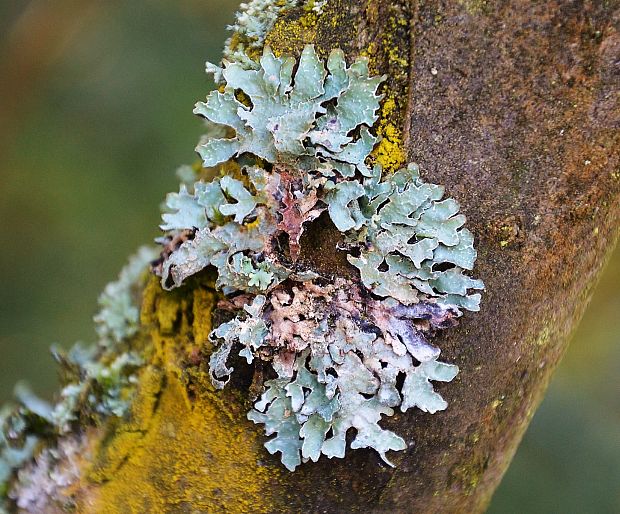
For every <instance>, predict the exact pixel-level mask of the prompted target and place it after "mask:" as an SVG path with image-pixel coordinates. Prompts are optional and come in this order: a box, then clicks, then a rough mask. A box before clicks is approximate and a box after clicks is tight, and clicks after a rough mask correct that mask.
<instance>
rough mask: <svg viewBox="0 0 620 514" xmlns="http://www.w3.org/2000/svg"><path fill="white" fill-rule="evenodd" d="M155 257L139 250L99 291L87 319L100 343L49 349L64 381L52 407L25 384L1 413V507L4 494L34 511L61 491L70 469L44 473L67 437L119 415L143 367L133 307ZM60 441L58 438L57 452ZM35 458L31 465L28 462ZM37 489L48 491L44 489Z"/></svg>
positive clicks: (63, 450)
mask: <svg viewBox="0 0 620 514" xmlns="http://www.w3.org/2000/svg"><path fill="white" fill-rule="evenodd" d="M156 256H157V253H156V252H155V250H154V249H153V248H151V247H142V248H140V249H139V250H138V252H137V253H136V254H135V255H134V256H132V257H131V258H130V259H129V262H128V264H127V265H126V266H125V267H124V268H123V269H122V270H121V273H120V274H119V277H118V280H117V281H115V282H112V283H110V284H108V285H107V286H106V288H105V290H104V292H103V293H102V294H101V296H100V297H99V307H100V310H99V313H98V314H97V315H96V316H95V318H94V319H95V322H96V330H97V333H98V335H99V337H100V339H99V341H98V342H97V344H95V345H92V346H90V347H83V346H81V345H79V344H77V345H75V346H74V347H73V348H72V349H71V350H70V351H69V352H63V351H61V350H59V349H57V348H55V349H53V354H54V356H55V358H56V359H57V360H58V361H59V362H60V363H61V365H62V366H63V368H64V371H65V375H66V377H67V378H66V383H65V384H64V387H63V389H62V390H61V392H60V395H59V398H58V399H57V401H56V402H55V403H50V402H47V401H45V400H43V399H41V398H39V397H38V396H36V395H35V394H34V393H33V392H32V391H31V390H30V388H29V387H28V386H27V385H26V384H24V383H19V384H17V386H16V387H15V396H16V399H17V400H18V405H17V407H14V408H11V407H5V408H4V409H3V410H2V413H1V414H0V497H1V498H2V501H4V502H5V505H6V501H7V496H9V497H11V498H12V499H13V500H14V501H15V502H16V504H17V506H18V507H20V508H22V509H25V511H27V512H40V510H37V509H38V508H39V507H38V506H39V505H40V504H39V503H38V502H39V500H38V499H37V498H39V499H40V500H43V499H44V496H45V495H48V496H51V495H53V494H56V492H54V491H55V488H56V487H58V489H61V488H62V484H60V482H59V481H65V482H66V483H65V486H66V485H68V484H69V483H70V482H68V481H69V479H70V477H69V475H70V474H72V473H73V475H74V474H75V473H74V472H75V471H76V470H64V471H62V473H61V471H59V470H55V471H54V472H53V473H52V474H50V472H51V471H50V467H53V466H55V463H56V462H57V461H60V460H63V459H64V457H66V456H67V455H68V453H70V452H71V451H73V450H72V448H73V446H75V445H73V446H71V447H70V445H71V444H73V443H72V442H71V439H70V438H67V434H69V433H72V432H73V429H74V427H75V424H76V423H77V422H78V421H84V422H85V423H86V424H87V423H89V422H90V421H96V420H100V419H103V418H108V417H111V416H115V417H121V416H123V415H124V414H125V412H126V411H127V408H128V406H129V404H130V402H131V397H132V392H133V388H134V383H135V376H134V374H133V373H134V371H135V370H136V369H137V368H138V367H139V366H141V365H142V364H143V361H142V358H141V356H140V354H139V352H137V351H134V350H132V348H131V345H130V344H129V341H130V340H131V338H132V337H133V336H135V334H136V332H137V331H138V324H139V322H138V320H139V311H138V301H139V298H140V295H141V291H142V286H143V284H144V279H145V278H146V276H147V270H148V268H149V263H150V261H152V260H153V259H154V258H155V257H156ZM84 426H86V425H84ZM59 436H65V438H64V439H62V441H63V442H61V446H60V447H59V448H56V447H55V440H56V438H58V437H59ZM76 444H77V443H76ZM35 456H36V459H37V460H36V463H35V462H33V463H32V464H28V463H29V462H31V461H32V459H33V458H34V457H35ZM63 456H64V457H63ZM64 460H65V463H66V462H68V461H67V459H64ZM16 470H21V471H20V473H19V480H17V481H16V482H15V483H14V484H13V485H12V488H11V489H10V488H9V486H10V483H11V480H12V479H13V478H14V473H15V471H16ZM54 473H56V474H55V475H54ZM73 475H71V476H72V477H73ZM45 477H46V478H45ZM44 478H45V480H44ZM73 478H75V477H73ZM44 484H48V486H49V487H48V488H47V489H45V485H44ZM42 487H43V488H44V489H45V490H42V489H41V488H42ZM33 488H34V489H33ZM36 488H39V489H37V490H38V491H39V493H40V496H39V497H37V495H36V494H35V489H36ZM48 489H49V490H48ZM58 494H61V493H58ZM1 503H2V502H0V504H1ZM1 509H2V505H0V512H1Z"/></svg>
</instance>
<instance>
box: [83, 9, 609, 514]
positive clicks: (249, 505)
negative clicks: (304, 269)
mask: <svg viewBox="0 0 620 514" xmlns="http://www.w3.org/2000/svg"><path fill="white" fill-rule="evenodd" d="M619 22H620V5H619V2H617V1H603V0H600V1H587V0H549V1H546V2H528V1H525V0H504V1H498V2H487V1H484V0H461V1H456V0H444V1H439V0H430V1H416V0H412V1H411V2H408V1H407V0H397V1H394V0H374V1H366V0H355V1H351V2H345V1H344V0H331V1H330V2H328V3H327V5H326V6H325V8H324V12H323V14H322V15H318V16H314V15H309V14H308V12H307V11H304V10H303V9H299V10H294V11H292V12H290V13H289V14H287V15H286V17H285V18H284V19H282V20H279V21H278V22H277V24H276V26H275V27H274V29H273V31H272V32H271V34H270V36H269V37H268V39H267V42H268V43H269V44H270V45H271V47H272V48H274V50H276V51H281V52H289V53H294V54H295V53H298V52H299V51H300V50H301V48H302V47H303V45H304V44H306V43H312V42H313V43H314V44H315V45H316V46H317V47H318V48H319V49H320V50H321V51H322V55H325V54H326V53H327V52H328V51H329V50H330V49H331V48H333V47H336V46H340V47H341V48H343V49H344V50H345V52H346V53H347V55H348V57H349V58H353V57H355V56H357V55H360V54H362V53H364V54H367V55H369V56H370V59H371V65H372V67H374V71H375V72H378V73H386V74H387V75H388V81H387V90H386V98H391V99H393V100H394V106H395V108H394V109H393V110H391V111H390V112H389V113H386V112H384V113H383V118H382V123H391V124H393V126H394V129H395V130H396V134H397V135H396V136H394V137H392V140H391V142H392V143H394V144H396V145H398V144H399V145H400V146H399V148H400V150H401V151H404V153H405V154H406V157H407V160H408V161H414V162H417V163H419V165H420V168H421V171H422V177H423V178H424V179H425V180H427V181H429V182H433V183H437V184H443V185H445V186H446V190H447V194H448V195H449V196H452V197H454V198H456V199H457V200H458V201H459V203H460V205H461V208H462V211H463V212H464V213H465V214H466V215H467V218H468V225H467V226H468V228H469V229H470V230H471V231H472V232H473V233H474V235H475V237H476V241H477V248H478V251H479V258H478V261H477V262H478V264H477V272H476V274H477V276H478V277H480V278H482V279H483V280H484V282H485V284H486V288H487V291H486V294H484V296H483V303H482V309H481V311H480V313H478V314H476V315H471V314H467V315H465V316H464V317H463V318H462V320H461V322H460V325H459V326H458V327H457V328H456V329H452V330H449V331H447V332H446V333H445V334H444V335H442V336H440V338H439V339H438V341H437V343H438V345H439V346H440V347H441V348H442V356H443V358H444V359H445V360H446V361H447V362H452V363H455V364H457V365H458V366H459V368H460V370H461V371H460V373H459V375H458V377H457V379H456V381H455V382H453V383H451V384H449V385H446V386H444V387H442V386H441V385H439V386H437V388H438V391H439V392H440V393H441V395H442V396H443V397H444V398H445V399H446V400H447V401H448V403H449V407H448V409H447V410H446V411H444V412H441V413H437V414H435V415H429V414H425V413H422V412H420V411H419V410H410V411H408V412H407V413H404V414H403V413H398V414H397V415H395V416H394V417H393V418H389V419H387V420H385V422H384V423H382V424H383V426H385V427H386V428H390V429H392V430H394V431H396V432H397V433H399V434H401V435H403V437H404V438H405V440H406V441H408V442H409V441H412V442H413V444H412V445H411V446H410V448H409V449H408V450H406V451H404V452H396V453H394V454H392V455H391V456H390V458H391V459H392V460H393V462H394V463H395V465H396V467H395V468H390V467H388V466H386V465H385V464H383V463H382V462H381V461H380V459H379V457H378V456H377V454H376V453H374V452H373V451H370V450H356V451H350V452H347V456H346V458H344V459H331V460H330V459H326V458H324V457H322V458H321V459H320V460H319V462H317V463H312V462H309V463H307V464H304V465H302V466H300V467H299V468H298V469H297V470H296V471H295V472H294V473H289V472H288V471H286V470H285V469H284V468H282V466H281V465H280V464H279V462H278V459H277V457H273V456H271V455H269V454H268V453H267V452H266V450H265V449H264V448H263V446H262V444H263V442H264V440H265V438H264V436H263V434H262V428H261V427H259V426H256V425H253V424H251V423H250V422H249V421H247V420H246V419H245V413H246V412H247V410H248V406H249V405H250V400H249V394H248V383H247V381H244V380H239V381H238V382H237V383H235V384H232V388H230V390H228V391H225V392H223V393H216V392H214V391H213V390H212V388H211V387H210V386H209V385H208V378H207V373H206V369H207V367H206V366H207V364H206V362H205V360H204V355H205V354H206V353H207V352H208V347H209V343H208V340H207V337H206V336H207V334H208V332H209V329H210V326H211V324H210V312H211V307H212V306H213V303H214V301H215V298H216V296H215V293H214V292H213V291H212V290H211V289H210V288H209V287H208V286H206V285H205V283H206V280H202V281H201V280H197V281H195V282H194V283H193V284H190V285H189V286H186V287H184V288H181V289H180V290H178V291H175V292H173V293H164V292H162V291H161V290H160V289H159V286H158V284H157V283H156V282H153V283H152V284H150V286H149V287H148V288H147V291H146V293H145V299H144V305H143V311H142V313H143V326H144V328H143V333H142V334H141V337H143V338H144V340H145V341H146V344H147V345H149V346H151V347H152V348H153V350H152V351H151V354H150V355H151V357H150V364H149V366H147V367H145V369H144V371H143V372H142V375H141V378H140V389H139V393H138V397H137V399H136V401H135V402H134V408H133V413H132V416H131V419H130V420H129V421H126V422H120V423H119V422H116V423H114V424H110V425H109V426H105V427H100V428H99V429H98V430H97V431H95V432H94V433H92V434H91V435H90V436H89V437H90V439H89V444H88V445H87V448H88V450H87V451H86V450H85V453H84V458H83V461H82V462H81V463H80V466H81V467H82V469H83V479H82V480H81V482H80V484H79V486H76V487H75V488H74V490H73V492H72V494H74V495H75V497H76V498H77V501H78V505H79V510H80V511H83V512H110V513H114V512H123V513H127V512H317V513H319V512H358V511H362V512H422V513H432V512H442V513H449V512H481V511H484V509H485V508H486V507H487V505H488V503H489V501H490V498H491V495H492V493H493V491H494V490H495V488H496V487H497V485H498V483H499V481H500V479H501V477H502V475H503V473H504V472H505V470H506V468H507V466H508V464H509V462H510V460H511V458H512V456H513V454H514V452H515V450H516V447H517V445H518V444H519V441H520V439H521V437H522V435H523V433H524V431H525V429H526V427H527V425H528V423H529V421H530V419H531V417H532V415H533V413H534V411H535V409H536V407H537V406H538V404H539V403H540V401H541V398H542V395H543V393H544V391H545V389H546V387H547V384H548V382H549V378H550V376H551V373H552V372H553V370H554V369H555V367H556V365H557V363H558V361H559V359H560V357H561V356H562V353H563V351H564V349H565V348H566V345H567V342H568V340H569V337H570V334H571V330H572V329H573V327H574V326H575V324H576V323H577V322H578V321H579V319H580V317H581V314H582V312H583V310H584V308H585V306H586V304H587V301H588V299H589V297H590V292H591V290H592V286H593V285H594V283H595V281H596V277H597V276H598V274H599V272H600V269H601V267H602V266H603V264H604V263H605V261H606V258H607V256H608V255H609V253H610V250H611V249H612V248H613V245H614V242H615V240H616V237H617V234H618V227H619V223H618V222H619V216H618V215H619V207H620V132H619V130H618V129H619V128H620V106H619V105H618V99H619V88H618V85H619V82H620V68H619V62H618V59H619V56H620V34H619V33H618V23H619ZM388 118H389V119H388ZM399 134H402V138H400V137H399ZM394 151H396V150H394ZM323 230H324V232H321V231H319V232H316V231H315V233H314V235H313V237H308V238H306V239H304V240H303V244H304V245H305V248H304V252H305V253H304V254H303V255H306V257H307V258H308V259H311V258H313V257H312V255H315V254H316V253H317V252H316V248H313V247H312V245H313V244H315V245H316V244H319V243H321V247H322V250H321V251H322V252H327V253H328V255H327V257H326V256H325V255H323V256H322V257H321V262H320V263H317V265H325V262H327V263H328V265H329V262H332V265H333V266H334V269H335V270H336V271H338V268H339V266H340V264H338V265H337V264H336V262H341V261H339V260H338V257H337V255H336V249H335V248H332V247H331V246H330V245H329V244H326V242H329V236H330V234H329V233H328V232H327V231H328V229H327V228H324V229H323ZM330 252H331V254H330ZM329 255H331V256H332V257H333V258H334V259H335V260H332V261H330V260H329ZM238 365H239V366H240V365H241V364H238Z"/></svg>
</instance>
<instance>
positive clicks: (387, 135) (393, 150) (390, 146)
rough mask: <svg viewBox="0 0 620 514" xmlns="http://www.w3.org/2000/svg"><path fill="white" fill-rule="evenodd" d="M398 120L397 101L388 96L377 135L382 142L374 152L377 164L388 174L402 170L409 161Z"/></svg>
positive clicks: (382, 110)
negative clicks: (397, 123)
mask: <svg viewBox="0 0 620 514" xmlns="http://www.w3.org/2000/svg"><path fill="white" fill-rule="evenodd" d="M397 119H398V107H397V103H396V99H395V98H394V97H392V96H388V97H387V98H386V99H385V100H384V101H383V104H382V105H381V117H380V118H379V126H378V127H377V134H378V135H379V136H380V137H381V140H380V141H379V144H377V146H376V147H375V149H374V150H373V152H372V156H373V157H374V158H375V160H376V162H378V163H379V164H380V165H381V167H382V168H383V170H384V172H388V173H389V172H394V171H396V170H398V169H399V168H401V167H402V166H403V165H404V164H405V162H406V160H407V156H406V155H405V151H404V150H403V134H402V130H401V129H400V128H399V127H398V126H397V125H396V124H395V120H397Z"/></svg>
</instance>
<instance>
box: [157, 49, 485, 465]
mask: <svg viewBox="0 0 620 514" xmlns="http://www.w3.org/2000/svg"><path fill="white" fill-rule="evenodd" d="M208 69H209V70H211V71H212V72H213V73H214V74H215V78H216V81H217V82H218V83H219V86H220V87H219V89H218V90H217V91H214V92H212V93H211V94H210V95H209V96H208V97H207V100H206V102H201V103H198V104H197V105H196V109H195V111H194V112H195V113H197V114H199V115H200V116H202V117H204V118H205V120H206V121H207V123H208V127H209V132H210V134H216V135H215V136H212V135H210V136H205V137H204V138H202V140H201V141H200V143H199V145H198V147H197V151H198V153H199V155H200V156H201V158H202V161H203V166H204V167H205V168H211V167H215V166H218V165H221V164H222V163H224V162H225V161H229V162H230V161H232V162H234V163H236V165H237V166H236V167H234V168H232V169H235V170H237V171H235V172H234V176H230V175H224V176H220V177H217V178H215V179H214V180H212V181H210V182H203V181H197V182H195V183H193V184H191V181H190V180H189V178H190V177H191V174H189V173H184V174H183V175H184V177H185V178H184V180H183V182H184V183H183V184H182V186H181V189H180V191H179V193H172V194H170V195H168V197H167V199H166V208H165V213H164V215H163V223H162V225H161V228H162V229H163V230H164V231H165V232H166V235H165V237H164V238H163V239H162V242H163V244H164V245H165V246H166V250H165V252H164V253H163V257H162V261H161V263H160V265H159V266H158V268H157V272H158V273H159V275H160V276H161V281H162V285H163V287H164V288H166V289H171V288H174V287H178V286H180V285H181V284H182V283H183V282H184V280H185V279H187V278H188V277H190V276H192V275H194V274H196V273H198V272H199V271H201V270H203V269H204V268H206V267H209V266H212V267H215V269H216V270H217V274H218V278H217V286H218V287H220V288H221V289H222V290H223V292H224V293H225V295H226V296H227V301H225V302H221V304H220V305H221V310H222V311H227V312H223V313H222V314H224V315H227V317H228V319H229V321H227V322H225V323H223V324H221V325H220V326H218V327H217V328H216V329H215V330H214V331H213V333H212V334H211V338H212V340H213V342H214V343H215V345H216V351H215V352H214V353H213V354H212V355H211V358H210V369H211V377H212V381H213V384H214V385H215V386H216V387H218V388H221V387H224V386H225V384H226V383H227V382H228V380H229V377H230V375H231V374H232V373H233V371H234V370H233V367H232V366H231V364H230V363H229V362H230V361H232V360H233V357H232V356H231V354H232V353H233V352H234V353H238V355H239V356H240V357H241V358H243V359H245V360H246V361H247V362H248V363H250V364H251V363H253V362H254V361H255V360H261V361H265V362H268V363H270V364H271V369H272V371H271V373H272V376H273V377H274V378H273V379H271V380H268V381H267V382H266V383H265V390H264V393H263V395H262V397H261V398H260V400H259V401H257V402H256V404H255V406H254V407H255V408H254V409H253V410H252V411H251V412H250V413H249V415H248V417H249V418H250V419H251V420H253V421H254V422H256V423H262V424H264V425H265V431H266V433H267V435H272V434H273V435H275V437H273V438H272V439H270V440H269V441H268V442H267V443H266V445H265V446H266V447H267V449H268V450H269V451H270V452H271V453H276V452H280V453H281V457H282V462H283V463H284V465H285V466H286V467H287V468H288V469H291V470H294V469H295V467H296V466H297V465H299V464H300V463H301V462H305V461H307V460H313V461H316V460H317V459H318V458H319V457H320V455H326V456H327V457H344V455H345V449H346V436H347V433H348V432H349V430H350V429H354V435H355V437H354V439H353V440H352V442H351V445H350V446H351V448H366V447H368V448H374V449H375V450H376V451H377V452H378V453H379V454H380V455H381V457H382V458H383V459H384V460H386V461H387V459H386V457H385V454H386V452H387V451H389V450H402V449H404V448H405V447H406V444H405V441H404V440H403V439H402V438H401V437H400V436H398V435H397V434H395V433H393V432H391V431H389V430H385V429H383V428H381V426H380V425H379V422H380V420H381V418H382V416H391V415H392V414H393V413H394V408H399V409H400V410H401V411H406V410H408V409H409V408H413V407H418V408H420V409H422V410H424V411H426V412H431V413H434V412H436V411H438V410H442V409H445V408H446V406H447V404H446V402H445V401H444V400H443V399H442V398H441V396H439V395H438V394H437V393H436V392H435V391H434V390H433V386H432V383H431V382H432V381H445V382H447V381H450V380H452V379H453V378H454V377H455V376H456V374H457V371H458V369H457V367H456V366H454V365H451V364H446V363H443V362H440V361H438V360H437V358H438V357H439V353H440V350H439V348H437V347H436V346H434V345H432V344H431V343H430V342H429V340H430V339H431V338H432V336H433V335H434V333H435V332H436V331H437V330H440V329H444V328H447V327H449V326H451V325H453V324H454V323H455V320H456V318H457V317H458V316H460V315H461V314H462V310H463V309H466V310H472V311H475V310H478V308H479V302H480V294H479V293H475V292H474V291H475V290H481V289H483V287H484V286H483V284H482V282H481V281H480V280H475V279H472V278H470V277H469V276H468V275H467V271H468V270H471V269H472V268H473V265H474V261H475V259H476V251H475V250H474V245H473V236H472V234H471V233H470V232H469V231H468V230H467V229H465V228H463V225H464V223H465V218H464V216H462V215H460V214H459V213H458V211H459V206H458V204H457V203H456V202H455V201H454V200H453V199H450V198H448V199H444V198H443V195H444V189H443V188H442V187H441V186H437V185H434V184H427V183H425V182H423V181H422V180H421V178H420V175H419V170H418V168H417V166H415V165H413V164H411V165H409V166H408V167H407V168H404V169H401V170H399V171H398V172H396V173H394V174H392V175H390V176H386V177H383V176H382V170H381V168H380V166H379V165H377V164H373V162H372V158H371V157H370V154H371V151H372V150H373V148H374V146H375V144H376V143H377V142H378V138H377V136H375V135H374V134H373V125H374V123H375V121H376V120H377V111H378V108H379V102H380V99H381V97H380V95H379V94H378V93H377V91H378V88H379V86H380V84H381V81H382V79H383V78H382V77H371V76H370V75H369V72H368V66H367V62H366V61H365V60H364V59H358V60H357V61H355V62H354V63H353V64H351V66H349V67H347V65H346V62H345V59H344V55H343V53H342V52H341V51H339V50H334V51H332V52H331V54H330V56H329V58H328V60H327V63H326V64H325V63H323V62H322V61H321V60H320V59H319V58H318V57H317V54H316V52H315V50H314V48H313V47H312V46H307V47H306V48H305V49H304V50H303V52H302V54H301V57H300V59H299V61H298V62H296V61H295V60H294V59H293V58H291V57H287V56H283V57H276V56H275V55H274V54H273V53H272V52H271V50H270V49H269V48H266V49H265V50H264V52H263V54H262V57H261V58H260V60H259V62H257V63H255V64H254V65H252V66H248V65H247V64H246V63H245V62H235V61H232V62H226V61H224V64H223V67H221V68H220V67H218V66H215V65H208ZM229 169H230V168H229ZM319 216H322V217H323V218H325V217H327V218H328V219H329V220H330V221H331V223H332V224H333V226H334V227H335V228H336V229H337V230H338V231H339V232H340V233H341V243H340V244H339V245H338V250H339V251H342V252H346V255H347V259H348V261H349V262H350V264H351V265H352V266H353V267H354V268H353V269H355V268H357V270H358V271H359V280H351V279H350V278H345V277H338V278H336V277H334V276H332V275H329V276H327V275H324V274H322V273H321V272H320V271H319V270H317V269H313V268H312V267H311V266H309V265H308V264H305V262H306V261H304V260H303V259H300V242H301V237H302V234H303V233H304V231H306V230H308V227H309V226H311V224H312V222H313V221H314V220H316V219H317V218H318V217H319ZM335 251H336V249H335V248H334V252H335Z"/></svg>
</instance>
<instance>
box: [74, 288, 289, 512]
mask: <svg viewBox="0 0 620 514" xmlns="http://www.w3.org/2000/svg"><path fill="white" fill-rule="evenodd" d="M200 291H201V290H200V289H196V290H195V291H194V295H193V297H194V305H193V306H188V305H183V303H182V302H179V303H178V304H177V308H176V311H177V312H181V311H183V309H189V310H193V315H194V325H193V326H194V328H196V327H201V328H200V330H202V329H205V330H206V329H207V328H208V327H207V324H206V322H205V321H204V319H205V317H207V316H209V317H210V314H211V308H212V306H213V297H211V296H210V294H211V293H209V292H208V291H207V292H204V291H202V292H200ZM147 296H148V293H147ZM157 296H158V299H157V301H154V302H152V303H153V304H155V305H162V304H163V303H166V302H163V301H162V300H161V298H162V297H168V298H174V295H171V294H170V293H167V294H161V293H160V294H159V295H157ZM190 297H191V292H190ZM166 305H167V306H168V303H166ZM173 310H174V309H172V308H170V312H172V311H173ZM197 314H198V315H199V319H198V320H197V319H196V315H197ZM180 316H181V317H182V318H186V317H187V315H186V313H185V312H181V314H180ZM184 328H185V327H182V329H181V333H180V334H179V333H177V334H175V336H174V338H168V337H164V336H162V335H161V333H160V332H159V330H158V329H157V328H156V327H154V329H153V331H152V338H153V352H152V358H151V364H150V365H149V366H147V367H145V368H144V370H143V371H142V373H141V376H140V385H139V391H138V394H137V397H136V399H135V401H134V403H133V406H132V413H131V416H130V419H129V420H127V421H123V422H120V423H118V425H117V426H115V427H111V431H110V433H109V434H108V436H107V437H106V438H104V439H103V440H102V442H101V445H100V448H99V451H98V455H97V458H96V459H95V463H94V465H93V467H92V469H91V470H90V473H89V474H88V477H89V481H90V485H89V486H86V487H87V488H90V489H91V492H90V493H88V494H87V495H86V496H87V498H86V499H85V504H84V505H82V507H83V509H84V511H91V512H106V513H110V514H115V513H123V514H131V513H143V512H149V513H154V514H157V513H166V512H269V511H271V510H272V509H271V508H270V503H269V502H270V493H269V490H270V488H273V483H274V479H275V478H277V476H278V473H279V472H278V470H276V469H274V468H271V467H269V466H265V465H264V464H262V463H261V462H260V461H259V459H260V458H261V456H262V455H263V454H264V450H263V449H262V446H261V445H262V438H260V437H257V434H256V432H255V430H254V429H253V428H252V427H251V426H250V424H249V422H248V421H247V420H245V408H241V409H236V408H235V406H234V403H235V402H234V401H232V400H233V399H234V398H233V397H232V395H229V396H230V397H229V398H227V399H226V402H224V403H223V402H222V400H221V399H220V398H216V395H215V394H214V393H213V392H212V387H211V386H210V385H208V381H205V382H203V384H202V386H203V387H200V391H199V393H200V394H193V395H192V398H190V397H188V394H187V391H186V388H185V386H184V383H183V379H182V376H183V371H182V369H181V368H180V367H179V365H178V362H180V361H181V360H183V358H184V357H185V355H184V353H185V352H184V349H187V348H191V347H192V346H193V345H192V344H191V339H190V337H188V336H189V334H190V332H189V330H187V331H186V330H184ZM200 330H199V331H200ZM224 404H225V405H226V407H225V408H224V407H223V405H224ZM222 484H226V488H225V490H224V489H222V488H221V486H222ZM94 485H96V487H93V486H94ZM86 503H87V504H86Z"/></svg>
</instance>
